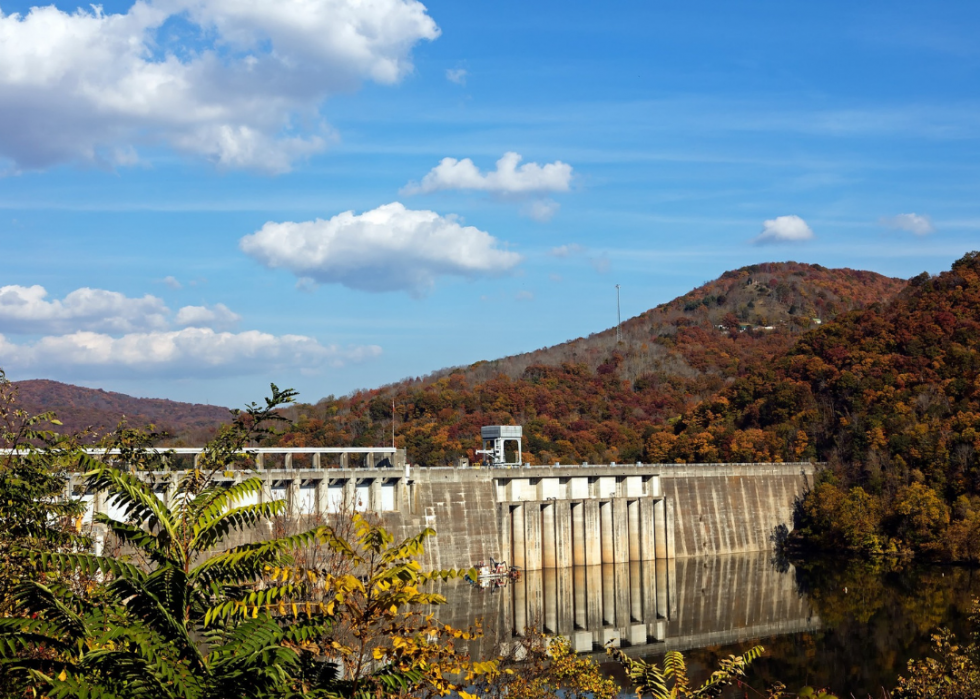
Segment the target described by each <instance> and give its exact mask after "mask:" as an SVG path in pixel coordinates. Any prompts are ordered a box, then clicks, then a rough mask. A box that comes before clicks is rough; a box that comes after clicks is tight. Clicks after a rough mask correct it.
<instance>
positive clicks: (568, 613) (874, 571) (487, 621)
mask: <svg viewBox="0 0 980 699" xmlns="http://www.w3.org/2000/svg"><path fill="white" fill-rule="evenodd" d="M445 593H446V595H447V597H448V599H449V604H448V605H447V606H446V607H444V608H442V609H441V610H440V612H439V616H440V618H442V619H443V620H444V621H447V622H450V623H453V624H456V625H458V626H468V625H470V624H472V623H473V621H474V620H475V619H476V618H481V619H482V620H483V626H484V628H485V631H486V635H485V638H484V639H483V640H482V641H481V642H480V643H479V644H478V646H476V647H474V648H473V650H474V652H475V653H477V654H484V655H486V654H489V653H491V652H493V651H494V648H495V646H497V645H498V644H504V645H506V644H507V643H508V642H511V641H512V640H513V639H514V637H515V636H516V635H517V634H519V633H521V632H522V631H523V630H524V628H525V627H526V626H534V627H537V628H540V629H543V630H544V631H545V632H546V633H549V634H561V635H563V636H566V637H568V638H570V639H571V640H572V644H573V647H575V648H576V649H577V650H578V651H579V652H583V653H591V654H594V657H596V659H597V660H600V661H604V658H605V656H604V653H603V647H604V645H605V644H606V643H608V642H610V641H612V642H615V643H619V644H620V645H621V646H623V647H624V648H625V649H626V652H627V653H629V654H630V655H632V656H635V657H643V658H647V659H651V658H657V657H659V656H662V654H663V653H664V652H665V651H667V650H674V649H676V650H682V651H684V652H685V656H686V657H687V658H688V661H689V666H690V668H691V671H692V675H694V676H699V675H704V674H705V673H706V672H707V671H708V668H713V667H714V666H715V664H716V661H717V659H718V658H719V657H725V656H727V655H729V654H732V653H738V652H740V651H741V650H743V649H745V648H748V647H750V646H751V645H754V644H756V643H761V644H762V645H764V646H765V647H766V648H767V651H768V652H767V655H766V657H764V658H763V659H761V660H759V661H757V662H756V663H755V665H754V666H753V673H752V677H753V682H752V683H753V684H754V685H756V686H759V687H761V686H764V685H765V684H767V683H771V682H772V681H776V680H778V681H781V682H783V683H784V684H786V685H787V686H788V687H789V688H791V689H798V688H799V687H802V686H803V685H806V684H810V685H814V686H823V687H829V688H831V689H833V690H834V691H835V692H837V693H840V694H842V695H843V696H849V695H851V694H853V695H854V696H856V697H864V696H868V695H871V696H874V697H880V696H882V688H891V687H893V686H894V684H895V680H896V678H897V676H898V674H899V673H900V672H901V671H903V670H904V668H905V664H906V662H907V660H908V659H909V658H914V657H922V655H923V654H924V653H926V652H927V651H928V646H929V636H930V634H931V633H933V632H934V630H935V629H936V628H937V627H939V626H942V625H945V626H949V627H951V628H953V629H954V630H956V631H962V630H964V628H965V624H966V617H967V614H968V612H969V608H970V604H971V600H972V599H973V598H975V597H977V596H980V571H976V570H970V569H964V568H949V567H945V568H941V567H925V566H916V565H911V564H902V563H900V562H895V561H879V562H873V563H868V562H846V561H840V560H814V561H809V562H798V563H796V564H791V563H788V562H780V561H776V560H773V559H772V557H771V556H769V555H766V554H748V555H732V556H717V557H711V558H690V559H678V560H676V561H671V562H664V561H657V563H656V564H654V563H653V562H650V563H643V564H639V563H633V564H621V565H612V564H609V565H603V566H593V567H590V568H570V569H565V570H556V571H540V572H530V573H527V574H526V575H525V577H524V578H523V579H522V580H520V581H519V582H517V583H511V584H508V585H507V586H506V587H502V588H490V589H477V588H473V587H469V586H466V585H461V586H454V587H448V588H447V589H446V590H445ZM610 669H612V668H610ZM738 695H739V696H740V695H741V693H739V694H738Z"/></svg>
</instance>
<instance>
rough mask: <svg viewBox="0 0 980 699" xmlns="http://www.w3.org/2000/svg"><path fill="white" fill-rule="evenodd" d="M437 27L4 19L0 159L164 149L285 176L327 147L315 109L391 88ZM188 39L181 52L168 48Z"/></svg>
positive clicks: (260, 10)
mask: <svg viewBox="0 0 980 699" xmlns="http://www.w3.org/2000/svg"><path fill="white" fill-rule="evenodd" d="M438 35H439V28H438V27H437V26H436V24H435V22H434V21H433V20H432V18H431V17H429V16H428V14H427V13H426V8H425V7H424V6H423V5H422V4H421V3H420V2H417V0H373V1H372V2H361V1H360V0H280V1H279V2H263V1H261V0H141V1H139V2H136V3H135V4H133V5H132V7H130V9H129V10H128V11H127V12H125V13H121V14H113V13H109V14H106V13H105V12H103V10H102V9H101V7H99V6H93V8H92V9H91V10H85V9H78V10H76V11H75V12H65V11H62V10H60V9H58V8H57V7H55V6H54V5H49V6H46V7H33V8H31V10H30V11H28V12H27V13H26V14H17V13H14V14H4V13H3V12H2V11H0V157H6V158H8V159H9V160H11V161H13V162H14V163H15V164H16V166H17V167H18V168H21V169H24V168H28V169H29V168H43V167H47V166H50V165H54V164H58V163H62V162H70V161H75V162H79V161H81V162H87V163H96V164H107V165H128V164H132V163H133V162H135V161H136V160H137V159H138V154H137V151H136V148H137V147H140V146H143V145H154V146H155V145H159V144H164V145H167V146H170V147H172V148H175V149H176V150H178V151H182V152H184V153H188V154H191V155H195V156H203V157H206V158H208V159H210V160H212V161H214V162H215V163H217V164H219V165H222V166H226V167H233V168H234V167H243V168H254V169H260V170H266V171H271V172H280V171H285V170H288V169H289V168H290V166H291V164H292V163H293V162H294V161H295V160H296V159H298V158H302V157H304V156H306V155H308V154H310V153H314V152H317V151H320V150H322V149H323V148H325V146H326V144H327V142H328V140H329V138H330V130H329V128H328V127H327V126H326V125H325V124H324V123H323V122H322V119H321V118H320V116H319V113H318V109H319V107H320V105H321V104H322V103H323V102H324V100H325V99H326V98H327V97H329V96H330V95H333V94H337V93H339V92H343V91H349V90H352V89H355V88H356V87H357V86H358V85H359V84H360V83H361V82H362V81H365V80H372V81H375V82H377V83H381V84H392V83H395V82H397V81H399V80H400V79H401V78H402V77H403V76H404V75H406V74H407V73H408V72H409V71H411V70H412V62H411V52H412V48H413V47H414V46H415V44H416V43H418V42H419V41H422V40H432V39H435V38H436V37H437V36H438ZM175 36H178V37H181V36H189V37H192V40H191V41H189V42H186V43H183V44H182V43H180V40H179V39H176V40H175V39H174V38H173V37H175Z"/></svg>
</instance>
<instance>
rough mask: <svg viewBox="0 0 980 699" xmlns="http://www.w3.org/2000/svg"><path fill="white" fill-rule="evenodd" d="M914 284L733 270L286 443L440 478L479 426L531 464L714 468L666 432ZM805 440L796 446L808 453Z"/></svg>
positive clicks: (743, 446) (342, 412)
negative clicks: (391, 450)
mask: <svg viewBox="0 0 980 699" xmlns="http://www.w3.org/2000/svg"><path fill="white" fill-rule="evenodd" d="M904 286H905V282H904V281H901V280H897V279H890V278H888V277H883V276H881V275H878V274H874V273H872V272H860V271H855V270H848V269H837V270H832V269H827V268H824V267H821V266H819V265H804V264H798V263H793V262H787V263H770V264H762V265H752V266H750V267H744V268H742V269H739V270H734V271H731V272H726V273H725V274H724V275H722V276H721V277H720V278H719V279H717V280H715V281H712V282H709V283H707V284H705V285H704V286H702V287H700V288H698V289H695V290H694V291H692V292H690V293H688V294H686V295H684V296H682V297H680V298H677V299H675V300H673V301H671V302H670V303H666V304H663V305H661V306H658V307H656V308H654V309H651V310H650V311H647V312H646V313H643V314H642V315H640V316H637V317H636V318H632V319H630V320H628V321H626V322H625V323H624V324H623V327H622V338H623V339H622V341H621V342H619V343H617V342H616V333H615V330H609V331H606V332H603V333H598V334H595V335H592V336H589V337H587V338H580V339H578V340H573V341H570V342H567V343H564V344H562V345H557V346H555V347H550V348H547V349H542V350H538V351H536V352H530V353H527V354H524V355H517V356H514V357H507V358H504V359H500V360H495V361H488V362H478V363H476V364H474V365H472V366H469V367H464V368H457V369H450V370H445V371H441V372H437V373H435V374H433V375H432V376H429V377H426V378H424V379H415V380H406V381H403V382H401V383H398V384H394V385H391V386H386V387H383V388H380V389H376V390H372V391H359V392H356V393H354V394H352V395H349V396H344V397H341V398H334V397H329V398H326V399H324V400H322V401H320V402H319V403H317V404H316V405H305V406H299V407H297V408H295V409H293V413H292V417H293V418H294V419H295V421H296V424H295V426H294V427H293V428H292V429H291V430H290V431H289V432H288V433H287V434H286V435H285V436H284V437H283V438H282V440H281V443H283V444H291V445H295V446H345V445H364V446H370V445H379V444H386V443H390V441H389V440H390V438H391V437H390V435H391V428H392V401H394V404H395V423H396V424H395V427H396V435H397V437H396V442H397V445H398V446H399V447H403V448H406V449H407V451H408V458H409V460H410V461H411V462H413V463H420V464H424V465H427V466H440V465H446V464H451V463H454V462H455V461H456V460H457V459H459V458H460V457H468V458H470V459H471V460H472V459H474V458H475V454H474V450H475V449H477V448H478V447H479V445H478V440H479V434H480V427H481V426H482V425H490V424H520V425H523V426H524V434H525V442H524V445H525V449H526V453H525V454H524V455H523V457H524V460H525V461H529V462H532V463H553V462H556V461H558V462H562V463H581V462H583V461H588V462H590V463H603V462H607V463H608V462H613V461H615V462H620V463H625V462H635V461H647V462H657V461H664V460H668V459H669V460H673V458H675V457H674V456H673V453H674V452H675V451H677V450H678V449H680V450H681V451H682V452H684V453H685V454H687V452H689V455H690V458H691V459H692V460H698V461H712V460H716V459H718V458H720V457H721V451H720V450H719V448H718V447H717V445H716V444H715V442H714V440H713V438H711V436H710V435H702V436H699V435H698V434H697V433H691V434H688V432H687V431H686V430H679V431H677V434H674V431H673V430H671V431H664V430H663V427H664V426H665V424H666V423H667V422H668V421H671V420H673V419H674V418H676V416H678V415H680V414H681V413H684V412H686V411H689V410H692V409H694V407H695V406H696V405H698V403H699V402H701V401H705V400H706V399H708V398H710V397H712V396H714V395H716V394H717V393H718V392H719V391H722V390H724V389H725V387H726V386H727V385H728V384H729V383H730V382H731V381H733V380H734V379H736V378H738V377H740V376H743V375H745V374H746V373H747V372H750V371H751V370H752V369H753V367H759V366H766V365H768V364H769V362H771V361H772V360H773V358H774V357H777V356H779V355H781V354H782V353H784V352H785V351H786V350H787V349H788V348H790V347H791V346H792V345H793V343H794V342H795V341H796V339H797V337H799V335H800V333H802V332H804V331H805V330H806V329H808V328H811V327H816V325H817V324H818V322H824V321H829V320H830V319H832V318H833V317H835V315H836V314H837V313H840V312H844V311H848V310H851V309H854V308H861V307H864V306H865V305H867V304H869V303H873V302H877V301H881V300H883V299H889V298H891V297H893V296H894V295H895V294H897V293H898V292H899V291H900V290H901V289H902V288H904ZM807 440H808V438H807V437H806V436H805V433H803V432H801V433H800V435H799V438H798V439H797V440H796V441H795V442H794V447H795V449H796V450H797V451H798V452H799V456H800V457H801V458H802V457H803V456H804V455H805V454H806V455H809V454H812V451H813V450H812V448H811V449H809V450H808V446H810V444H809V442H808V441H807ZM780 448H781V443H780V442H779V439H778V436H777V435H773V434H769V433H767V432H764V431H761V430H756V431H754V432H746V433H745V434H742V435H740V436H739V437H738V440H737V445H736V452H737V453H738V455H739V460H768V459H770V458H775V457H777V456H779V454H780Z"/></svg>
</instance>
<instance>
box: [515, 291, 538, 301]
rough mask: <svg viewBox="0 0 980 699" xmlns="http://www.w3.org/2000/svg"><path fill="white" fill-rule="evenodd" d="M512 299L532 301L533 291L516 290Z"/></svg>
mask: <svg viewBox="0 0 980 699" xmlns="http://www.w3.org/2000/svg"><path fill="white" fill-rule="evenodd" d="M514 300H515V301H533V300H534V293H533V292H531V291H518V292H517V293H516V294H515V295H514Z"/></svg>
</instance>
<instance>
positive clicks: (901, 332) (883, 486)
mask: <svg viewBox="0 0 980 699" xmlns="http://www.w3.org/2000/svg"><path fill="white" fill-rule="evenodd" d="M647 451H648V452H649V453H650V455H651V458H656V459H667V460H675V459H676V460H683V461H688V462H699V461H716V460H724V461H729V460H730V461H747V460H756V459H759V460H762V459H770V458H782V459H787V460H789V459H800V458H803V459H807V458H817V459H820V460H827V461H828V462H829V463H830V467H831V468H830V470H829V471H828V472H826V474H825V476H824V477H825V478H826V479H827V480H826V482H825V483H823V484H821V485H820V486H819V487H818V488H817V489H816V490H815V491H814V493H813V494H812V495H811V497H809V498H808V500H807V502H806V503H805V509H806V511H807V513H808V515H807V517H808V519H806V520H805V521H804V525H805V527H804V531H808V532H809V534H810V536H811V538H812V540H814V541H822V542H823V543H824V544H826V545H827V546H828V547H830V548H840V547H852V548H866V549H872V550H874V549H877V548H880V547H882V546H884V545H885V543H886V542H892V544H891V545H894V542H895V541H898V542H900V543H903V544H904V545H908V546H910V547H912V548H919V549H926V550H928V549H930V547H932V548H934V549H935V551H938V552H940V553H942V554H943V555H946V556H948V557H950V558H953V559H958V560H967V559H969V560H980V460H978V452H980V253H970V254H968V255H966V256H965V257H963V258H962V259H960V260H958V261H957V262H956V263H954V264H953V266H952V269H950V271H948V272H944V273H943V274H940V275H939V276H937V277H930V276H929V275H928V274H922V275H920V276H918V277H915V278H913V279H912V280H911V281H910V282H909V286H908V288H907V289H906V290H905V291H904V292H902V293H901V294H900V295H899V296H898V297H896V298H895V299H893V300H892V301H891V302H889V303H886V304H880V305H875V306H870V307H868V308H867V309H865V310H863V311H860V312H854V313H849V314H846V315H844V316H842V317H840V318H838V319H837V321H836V322H834V323H831V324H826V325H824V327H822V328H820V329H818V330H814V331H812V332H809V333H806V334H805V335H803V336H802V337H801V338H800V340H799V341H798V342H797V343H796V345H795V346H794V347H793V348H792V349H791V350H790V351H789V352H787V353H786V354H785V355H784V356H783V357H781V358H779V359H778V360H777V361H775V362H773V363H772V364H771V365H760V366H756V367H753V368H752V370H751V371H749V372H746V374H745V375H744V376H742V377H739V378H738V379H737V380H736V381H735V382H733V383H732V385H731V386H729V387H727V388H726V389H725V390H724V391H723V392H721V393H720V394H719V395H718V396H716V397H715V398H713V399H711V400H708V401H705V402H703V403H701V404H700V405H698V406H697V408H695V409H694V410H692V411H689V412H687V413H685V414H684V416H683V417H681V418H680V419H678V420H677V421H675V422H673V424H671V425H669V426H667V428H666V429H663V430H662V431H658V432H656V433H654V434H652V435H651V436H650V439H648V440H647Z"/></svg>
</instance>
